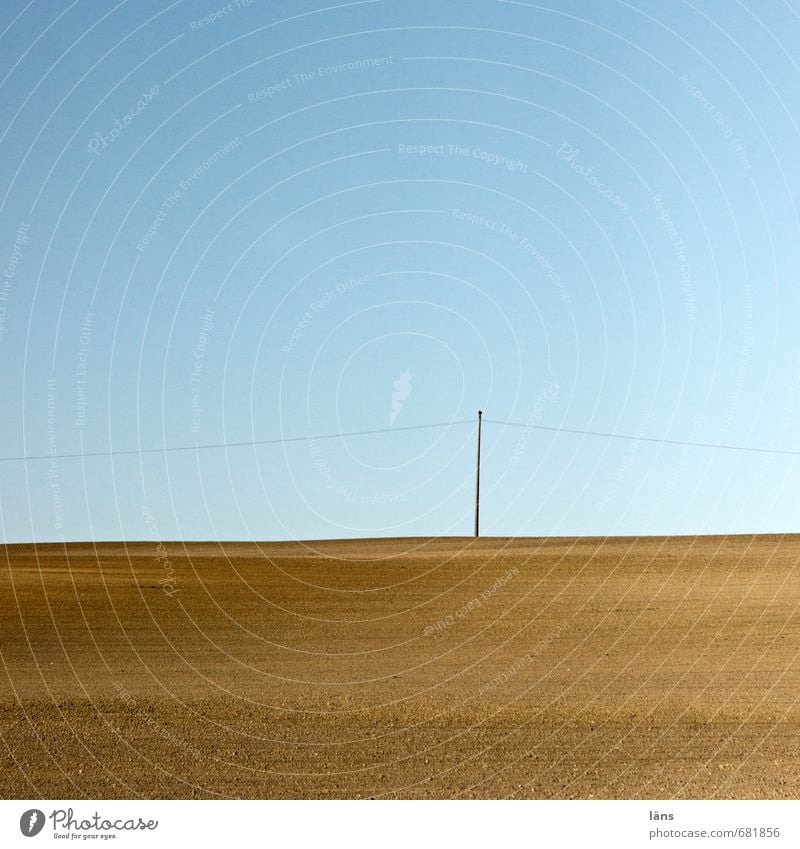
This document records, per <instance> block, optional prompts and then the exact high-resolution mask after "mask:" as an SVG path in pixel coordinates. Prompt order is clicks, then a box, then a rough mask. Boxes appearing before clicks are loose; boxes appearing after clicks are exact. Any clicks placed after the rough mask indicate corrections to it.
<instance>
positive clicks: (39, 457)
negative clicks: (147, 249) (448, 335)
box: [0, 419, 472, 463]
mask: <svg viewBox="0 0 800 849" xmlns="http://www.w3.org/2000/svg"><path fill="white" fill-rule="evenodd" d="M463 424H472V419H460V420H457V421H452V422H434V423H432V424H421V425H407V426H406V427H384V428H379V429H377V430H351V431H349V432H344V433H323V434H318V435H317V436H287V437H282V438H280V439H249V440H246V441H243V442H214V443H210V444H208V443H206V444H204V445H173V446H165V447H163V448H126V449H122V450H119V451H114V450H111V451H85V452H76V453H74V454H35V455H28V456H20V457H0V463H14V462H20V463H28V462H33V461H34V460H74V459H78V458H82V457H120V456H124V455H132V454H171V453H173V452H176V451H207V450H209V449H218V448H247V447H250V446H253V445H282V444H285V443H289V442H316V441H318V440H322V439H345V438H347V437H351V436H372V435H373V434H379V433H397V432H399V431H408V430H430V429H431V428H437V427H451V426H454V425H463Z"/></svg>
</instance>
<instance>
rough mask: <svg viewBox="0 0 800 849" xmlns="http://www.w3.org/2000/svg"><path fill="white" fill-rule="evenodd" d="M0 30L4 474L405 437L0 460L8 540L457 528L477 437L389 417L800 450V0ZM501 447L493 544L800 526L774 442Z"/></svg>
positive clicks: (270, 12)
mask: <svg viewBox="0 0 800 849" xmlns="http://www.w3.org/2000/svg"><path fill="white" fill-rule="evenodd" d="M56 15H58V16H57V17H56ZM0 33H2V36H1V37H0V45H2V50H0V81H1V84H0V109H1V110H2V114H3V116H4V117H5V120H4V121H3V122H2V130H1V131H0V152H2V155H1V156H0V262H1V263H2V278H1V279H0V363H2V369H1V370H0V389H2V393H3V397H4V399H5V404H4V414H3V416H2V418H1V419H0V435H1V436H2V445H3V450H2V452H1V453H2V456H3V457H21V456H40V455H55V456H58V455H62V454H72V453H84V452H90V453H91V452H104V451H128V450H131V449H139V448H143V449H151V448H158V447H161V446H173V447H175V446H192V445H195V444H197V445H208V444H219V443H232V442H233V443H241V442H245V443H247V442H250V441H261V440H271V439H279V438H282V437H297V436H310V435H318V434H330V433H336V432H350V431H362V430H376V429H390V432H389V433H385V434H376V435H373V436H361V437H348V438H345V439H342V440H320V441H317V442H287V443H282V444H277V443H276V444H270V445H261V446H247V445H245V446H239V447H229V448H218V449H212V450H197V451H190V452H173V453H169V454H159V453H146V454H141V455H137V454H118V455H115V456H113V457H86V458H77V459H75V458H61V459H56V458H55V457H51V458H49V459H45V460H30V461H25V462H23V461H13V462H3V463H2V464H0V536H1V537H2V538H3V539H5V540H6V541H9V542H14V541H24V540H37V541H46V540H62V539H65V540H79V539H147V538H150V537H152V536H153V535H154V534H156V535H158V536H160V537H161V538H164V539H167V538H194V539H206V538H213V539H215V538H219V539H250V538H253V539H276V538H277V539H284V538H322V537H351V536H383V535H416V534H466V533H469V532H470V530H471V509H472V487H473V473H474V468H473V467H474V448H475V446H474V427H473V426H472V425H471V424H454V425H452V426H450V427H444V428H440V429H420V430H403V429H402V428H411V427H414V426H417V425H427V424H430V423H439V422H462V421H468V422H471V420H473V419H474V417H475V413H476V411H477V409H478V408H481V409H483V410H484V411H485V415H486V417H487V419H490V420H493V421H494V422H503V421H511V422H518V423H526V422H527V423H530V424H538V425H543V426H546V427H565V428H573V429H579V430H596V431H607V432H618V433H626V434H638V435H642V436H647V437H664V438H667V439H676V440H686V441H696V442H708V443H727V444H736V445H745V446H761V447H768V448H788V449H800V438H798V437H797V433H798V432H800V431H799V429H798V424H800V393H799V392H798V388H800V347H798V344H797V338H798V333H797V326H798V322H797V315H798V307H800V289H798V286H797V269H798V259H799V258H800V239H798V223H799V221H800V218H798V209H797V203H796V201H797V196H798V189H797V187H798V185H800V182H799V180H800V173H799V172H800V168H799V167H798V158H797V155H796V151H797V149H798V141H799V140H800V132H799V130H800V108H799V107H800V104H798V92H800V84H799V83H800V64H798V63H799V62H800V54H799V53H798V50H797V44H800V6H798V4H797V3H796V2H779V0H775V2H770V3H766V4H764V3H756V2H754V0H748V2H743V3H739V2H721V0H715V1H714V2H696V3H686V2H675V3H670V4H662V3H656V2H635V3H623V2H612V1H611V0H609V2H602V3H597V2H589V0H580V1H579V0H575V2H552V3H549V4H548V3H544V4H536V3H532V2H531V3H527V2H495V0H491V2H490V1H489V0H485V2H484V1H483V0H480V1H479V2H474V3H468V4H467V3H459V2H448V0H437V2H425V3H422V2H419V3H417V2H395V1H394V0H375V2H354V3H342V4H333V3H331V4H330V5H324V4H323V3H320V2H306V0H292V2H264V0H252V2H250V3H246V2H244V0H239V2H236V0H234V2H232V3H229V4H227V5H225V4H224V3H221V2H220V0H216V2H212V3H206V2H194V0H185V2H176V3H173V4H171V5H167V4H163V3H161V2H160V0H159V2H149V0H137V2H121V3H118V4H114V3H112V2H108V3H105V2H85V0H76V2H74V3H71V4H64V5H63V6H59V8H58V9H54V8H53V7H52V6H51V5H48V4H43V3H41V2H31V3H23V2H18V1H17V0H9V2H7V3H5V4H4V16H3V19H2V20H0ZM396 383H397V384H398V385H399V389H398V387H397V386H396V385H395V384H396ZM393 395H394V397H393ZM483 449H484V450H483V467H482V480H483V502H482V505H483V506H482V530H483V532H484V533H485V534H498V535H505V534H537V535H538V534H558V535H563V534H620V533H624V534H654V533H739V532H767V531H770V532H772V531H794V530H797V529H798V527H800V507H798V504H800V502H798V499H797V497H796V494H797V491H798V487H799V486H800V463H798V462H797V459H796V458H793V457H791V456H781V455H775V456H774V455H765V454H755V453H737V452H727V451H720V450H708V449H697V448H681V447H679V446H670V445H659V444H653V443H644V442H638V443H637V442H624V441H610V440H603V439H598V438H596V437H581V436H575V435H571V434H555V433H552V432H549V431H540V430H523V429H521V428H509V427H504V426H502V425H500V424H495V423H487V424H486V425H485V428H484V440H483ZM148 517H152V521H150V522H148Z"/></svg>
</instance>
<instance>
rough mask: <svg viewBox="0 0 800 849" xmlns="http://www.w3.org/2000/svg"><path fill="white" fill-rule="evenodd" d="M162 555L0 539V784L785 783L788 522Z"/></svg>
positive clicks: (744, 789) (119, 788) (793, 722)
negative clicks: (729, 528)
mask: <svg viewBox="0 0 800 849" xmlns="http://www.w3.org/2000/svg"><path fill="white" fill-rule="evenodd" d="M165 547H166V550H167V556H168V557H169V562H168V563H165V562H164V557H163V555H162V556H159V551H158V550H157V547H156V544H155V543H152V542H149V543H136V544H129V545H127V546H125V545H122V544H119V543H102V544H97V545H93V544H71V545H68V546H66V547H65V546H63V545H41V546H32V545H17V546H15V545H11V546H7V547H0V554H1V555H2V568H0V662H1V663H2V666H1V667H0V739H2V746H0V797H3V798H34V799H37V798H65V799H78V798H83V797H87V798H116V797H120V798H129V797H138V796H141V797H146V798H192V797H204V798H212V797H225V798H238V797H248V798H253V797H254V798H276V797H304V798H306V797H313V798H328V797H376V798H378V797H381V798H382V797H390V798H391V797H424V798H486V797H489V798H506V797H516V798H521V797H526V798H656V799H666V798H714V797H720V798H797V797H798V796H800V769H799V768H798V766H800V764H798V759H799V758H800V738H799V736H798V735H799V734H800V708H799V707H798V704H799V703H800V665H799V664H798V650H800V640H799V639H798V635H799V634H800V628H799V626H800V610H799V608H800V575H798V571H797V563H798V559H800V537H797V536H791V537H790V536H783V537H778V536H755V537H752V536H735V537H681V538H642V539H634V538H612V539H606V540H602V539H518V538H510V539H509V538H502V539H496V538H492V539H488V538H487V539H480V540H477V541H476V540H472V539H462V538H457V539H452V538H449V539H394V540H362V541H342V542H314V543H305V544H303V543H267V544H263V545H256V544H246V543H228V544H224V545H219V544H215V543H187V544H182V543H165ZM170 571H171V572H172V573H173V577H172V578H171V580H173V581H174V584H173V585H172V586H173V589H172V590H170V585H169V584H160V583H159V582H160V581H166V580H168V579H169V573H170ZM165 588H166V589H167V590H170V592H172V594H171V595H169V594H168V593H167V592H165Z"/></svg>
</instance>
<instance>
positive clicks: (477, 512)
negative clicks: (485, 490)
mask: <svg viewBox="0 0 800 849" xmlns="http://www.w3.org/2000/svg"><path fill="white" fill-rule="evenodd" d="M482 415H483V411H482V410H478V460H477V463H476V466H475V536H476V537H477V536H480V522H479V519H480V510H481V416H482Z"/></svg>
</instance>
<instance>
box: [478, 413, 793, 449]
mask: <svg viewBox="0 0 800 849" xmlns="http://www.w3.org/2000/svg"><path fill="white" fill-rule="evenodd" d="M484 422H486V423H487V424H496V425H504V426H505V427H522V428H526V429H529V430H546V431H550V432H551V433H570V434H573V435H575V436H597V437H600V438H602V439H625V440H628V441H631V442H655V443H658V444H659V445H683V446H687V447H689V448H715V449H720V450H723V451H748V452H752V453H754V454H785V455H788V456H791V457H800V451H791V450H789V449H785V448H758V447H755V448H750V447H748V446H746V445H725V444H722V443H718V442H689V441H687V440H683V439H661V438H659V437H657V436H636V435H635V434H627V433H605V432H603V431H599V430H577V429H575V428H570V427H548V426H547V425H537V424H523V423H522V422H503V421H500V420H499V419H484Z"/></svg>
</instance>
